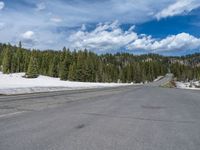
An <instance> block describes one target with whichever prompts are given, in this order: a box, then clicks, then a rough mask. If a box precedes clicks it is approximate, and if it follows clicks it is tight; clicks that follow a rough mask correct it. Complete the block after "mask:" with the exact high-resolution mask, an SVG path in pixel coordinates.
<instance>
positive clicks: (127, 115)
mask: <svg viewBox="0 0 200 150" xmlns="http://www.w3.org/2000/svg"><path fill="white" fill-rule="evenodd" d="M79 92H80V91H78V93H77V92H72V93H70V92H66V93H65V92H60V93H59V92H56V93H51V94H47V93H43V94H40V95H38V94H33V95H28V96H26V95H21V96H17V97H16V96H12V97H9V98H8V97H1V98H0V107H1V108H0V112H1V114H0V150H199V149H200V92H198V91H188V90H179V89H167V88H160V87H157V86H128V87H119V88H114V89H101V90H92V91H90V90H85V91H82V92H80V93H79ZM48 95H50V96H48ZM29 97H30V98H29Z"/></svg>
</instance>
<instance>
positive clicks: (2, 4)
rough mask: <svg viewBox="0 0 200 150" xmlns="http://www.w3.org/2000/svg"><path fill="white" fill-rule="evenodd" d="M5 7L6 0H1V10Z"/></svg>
mask: <svg viewBox="0 0 200 150" xmlns="http://www.w3.org/2000/svg"><path fill="white" fill-rule="evenodd" d="M4 7H5V4H4V2H2V1H0V10H2V9H3V8H4Z"/></svg>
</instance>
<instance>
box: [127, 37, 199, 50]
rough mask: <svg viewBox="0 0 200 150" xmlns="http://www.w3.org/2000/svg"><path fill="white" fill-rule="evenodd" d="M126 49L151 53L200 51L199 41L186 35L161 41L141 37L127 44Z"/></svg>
mask: <svg viewBox="0 0 200 150" xmlns="http://www.w3.org/2000/svg"><path fill="white" fill-rule="evenodd" d="M127 48H128V49H129V50H133V49H141V50H146V51H151V52H166V51H177V50H180V51H181V50H194V49H200V39H199V38H196V37H194V36H192V35H190V34H188V33H180V34H177V35H171V36H168V37H166V38H164V39H162V40H156V39H153V38H152V37H151V36H143V37H142V38H139V39H137V40H135V41H134V42H133V43H131V44H129V45H128V46H127Z"/></svg>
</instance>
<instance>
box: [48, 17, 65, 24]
mask: <svg viewBox="0 0 200 150" xmlns="http://www.w3.org/2000/svg"><path fill="white" fill-rule="evenodd" d="M50 20H51V21H52V22H55V23H60V22H62V21H63V20H62V19H61V18H59V17H52V18H51V19H50Z"/></svg>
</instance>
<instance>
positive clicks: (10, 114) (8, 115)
mask: <svg viewBox="0 0 200 150" xmlns="http://www.w3.org/2000/svg"><path fill="white" fill-rule="evenodd" d="M24 112H25V111H18V112H14V113H8V114H3V115H0V118H3V117H10V116H13V115H17V114H21V113H24Z"/></svg>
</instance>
